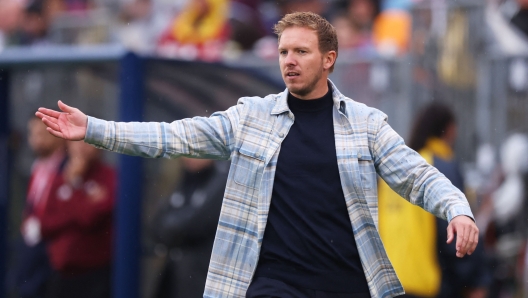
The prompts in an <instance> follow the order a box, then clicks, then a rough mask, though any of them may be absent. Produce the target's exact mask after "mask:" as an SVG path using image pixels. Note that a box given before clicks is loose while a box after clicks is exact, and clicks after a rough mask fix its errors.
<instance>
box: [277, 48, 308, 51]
mask: <svg viewBox="0 0 528 298" xmlns="http://www.w3.org/2000/svg"><path fill="white" fill-rule="evenodd" d="M278 50H279V51H284V50H287V49H286V48H283V47H279V48H278ZM293 50H294V51H298V50H305V51H308V50H309V48H308V47H295V48H293Z"/></svg>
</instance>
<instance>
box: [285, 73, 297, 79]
mask: <svg viewBox="0 0 528 298" xmlns="http://www.w3.org/2000/svg"><path fill="white" fill-rule="evenodd" d="M286 76H287V77H288V78H294V77H298V76H299V73H298V72H294V71H289V72H287V73H286Z"/></svg>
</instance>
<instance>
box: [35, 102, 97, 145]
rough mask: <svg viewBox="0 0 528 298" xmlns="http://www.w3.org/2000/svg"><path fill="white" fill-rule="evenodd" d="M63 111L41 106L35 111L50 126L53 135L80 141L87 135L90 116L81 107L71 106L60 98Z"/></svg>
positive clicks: (60, 106) (49, 129)
mask: <svg viewBox="0 0 528 298" xmlns="http://www.w3.org/2000/svg"><path fill="white" fill-rule="evenodd" d="M59 108H60V109H61V110H62V112H57V111H54V110H50V109H46V108H39V109H38V111H37V112H36V113H35V115H36V116H37V117H39V118H40V119H42V122H44V124H46V126H48V128H47V130H48V132H49V133H51V134H52V135H54V136H56V137H59V138H63V139H66V140H70V141H80V140H83V139H84V136H85V135H86V126H87V121H88V117H87V116H86V115H85V114H84V113H83V112H81V111H80V110H79V109H76V108H73V107H70V106H68V105H66V104H64V103H63V102H62V101H60V100H59Z"/></svg>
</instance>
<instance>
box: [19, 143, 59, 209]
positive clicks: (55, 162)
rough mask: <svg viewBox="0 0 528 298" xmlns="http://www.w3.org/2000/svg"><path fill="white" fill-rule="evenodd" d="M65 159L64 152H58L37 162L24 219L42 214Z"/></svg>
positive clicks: (34, 166)
mask: <svg viewBox="0 0 528 298" xmlns="http://www.w3.org/2000/svg"><path fill="white" fill-rule="evenodd" d="M64 159H65V153H64V150H56V151H55V153H53V154H52V155H51V156H49V157H46V158H39V159H37V160H35V162H34V163H33V166H32V167H31V177H30V179H29V185H28V192H27V199H26V210H25V214H24V218H27V217H28V216H31V215H34V214H40V213H42V211H43V209H44V208H45V205H46V202H47V201H48V196H49V195H50V191H51V185H52V184H53V182H54V181H55V179H57V178H58V176H60V169H59V168H60V167H61V164H62V163H63V162H64Z"/></svg>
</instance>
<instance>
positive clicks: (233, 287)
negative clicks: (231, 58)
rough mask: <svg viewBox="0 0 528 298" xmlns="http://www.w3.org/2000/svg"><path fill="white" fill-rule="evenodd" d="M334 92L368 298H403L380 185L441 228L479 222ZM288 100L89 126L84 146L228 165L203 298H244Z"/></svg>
mask: <svg viewBox="0 0 528 298" xmlns="http://www.w3.org/2000/svg"><path fill="white" fill-rule="evenodd" d="M331 85H332V88H333V100H334V107H335V108H334V112H333V119H334V134H335V144H336V153H337V162H338V168H339V175H340V177H341V185H342V187H343V193H344V195H345V200H346V206H347V209H348V213H349V216H350V222H351V224H352V229H353V232H354V237H355V239H356V244H357V248H358V251H359V255H360V258H361V263H362V265H363V270H364V272H365V276H366V279H367V281H368V285H369V290H370V294H371V295H372V297H393V296H398V295H401V294H403V293H404V291H403V288H402V286H401V284H400V282H399V280H398V277H397V276H396V273H395V271H394V269H393V267H392V265H391V263H390V261H389V259H388V257H387V254H386V253H385V249H384V247H383V243H382V242H381V239H380V236H379V234H378V230H377V224H378V206H377V182H376V180H377V175H379V176H380V177H381V178H383V179H384V180H385V181H386V182H387V184H388V185H389V186H391V188H392V189H394V190H395V191H396V192H397V193H399V194H400V195H401V196H402V197H404V198H405V199H407V200H409V201H410V202H411V203H413V204H415V205H418V206H420V207H422V208H424V209H425V210H427V211H429V212H431V213H433V214H435V215H436V216H438V217H440V218H444V219H447V220H448V221H450V220H451V219H452V218H453V217H455V216H458V215H467V216H470V217H473V215H472V213H471V210H470V208H469V204H468V202H467V200H466V198H465V197H464V195H463V194H462V193H461V192H460V191H459V190H458V189H457V188H456V187H454V186H453V185H452V184H451V183H450V182H449V180H448V179H446V178H445V176H444V175H442V174H441V173H440V172H438V171H437V170H436V169H435V168H434V167H432V166H430V165H429V164H427V163H426V162H425V161H424V159H423V158H422V157H420V155H418V154H417V153H416V152H415V151H413V150H411V149H410V148H408V147H407V146H406V145H405V143H404V141H403V139H402V138H401V137H400V136H399V135H398V134H397V133H396V132H395V131H394V130H393V129H392V128H391V127H390V126H389V125H388V123H387V117H386V115H385V114H383V113H382V112H380V111H378V110H376V109H373V108H369V107H367V106H365V105H364V104H361V103H357V102H355V101H353V100H351V99H349V98H346V97H345V96H343V95H342V94H341V93H340V92H339V90H337V88H336V87H335V86H334V85H333V84H331ZM287 95H288V91H287V90H285V91H284V92H282V93H279V94H274V95H268V96H266V97H265V98H260V97H244V98H241V99H240V100H239V101H238V104H237V105H236V106H233V107H231V108H229V109H228V110H226V111H223V112H217V113H214V114H212V115H211V116H210V117H194V118H190V119H183V120H178V121H174V122H172V123H136V122H133V123H116V122H112V121H103V120H99V119H96V118H92V117H89V119H88V130H87V132H86V138H85V141H86V142H87V143H90V144H93V145H95V146H96V147H98V148H103V149H106V150H111V151H115V152H120V153H125V154H130V155H139V156H144V157H166V158H175V157H179V156H188V157H195V158H211V159H231V168H230V171H229V176H228V181H227V185H226V190H225V194H224V200H223V205H222V210H221V214H220V219H219V223H218V229H217V232H216V239H215V243H214V247H213V253H212V255H211V261H210V265H209V273H208V276H207V282H206V286H205V292H204V297H215V298H219V297H225V298H228V297H229V298H231V297H245V293H246V290H247V288H248V286H249V284H250V282H251V279H252V277H253V273H254V272H255V267H256V265H257V262H258V258H259V252H260V248H261V244H262V239H263V236H264V230H265V228H266V222H267V217H268V211H269V207H270V200H271V194H272V189H273V181H274V177H275V169H276V166H277V159H278V156H279V152H280V145H281V142H282V140H284V138H285V137H286V135H287V134H288V131H289V129H290V127H291V125H292V124H293V122H294V115H293V113H292V112H291V111H290V109H289V108H288V105H287ZM417 249H419V248H417ZM314 257H316V256H314ZM417 274H418V273H417Z"/></svg>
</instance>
